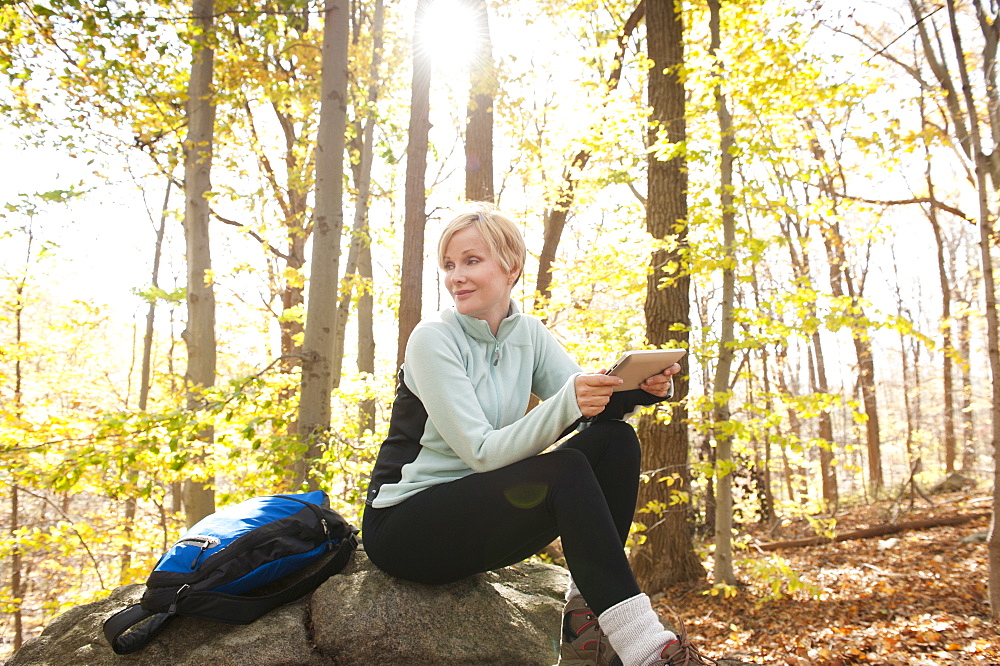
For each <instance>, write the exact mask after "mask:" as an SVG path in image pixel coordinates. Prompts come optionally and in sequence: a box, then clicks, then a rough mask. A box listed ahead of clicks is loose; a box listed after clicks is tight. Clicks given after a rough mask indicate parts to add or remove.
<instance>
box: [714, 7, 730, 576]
mask: <svg viewBox="0 0 1000 666" xmlns="http://www.w3.org/2000/svg"><path fill="white" fill-rule="evenodd" d="M708 7H709V13H710V14H709V15H710V19H709V23H710V24H711V33H712V37H711V40H712V43H711V47H710V48H711V52H712V57H713V60H714V62H715V64H714V68H715V74H716V76H717V77H718V79H717V83H716V85H715V110H716V113H717V114H718V118H719V132H720V135H721V141H720V144H719V154H720V160H721V166H720V170H719V198H720V204H719V205H720V208H721V211H722V254H723V256H722V266H723V268H722V326H721V330H720V332H719V358H718V361H717V362H716V365H715V380H714V382H713V386H712V393H713V405H714V407H713V413H712V417H713V418H712V421H713V423H712V426H713V431H714V434H715V446H716V460H715V476H716V477H717V478H718V483H717V484H716V489H715V570H714V571H715V582H717V583H725V584H727V585H735V584H736V574H735V573H734V572H733V487H732V471H733V466H734V463H733V441H732V437H731V435H730V434H729V433H730V429H729V419H730V413H729V375H730V372H731V370H732V364H733V344H734V343H735V325H734V323H733V319H734V317H733V310H734V308H735V307H736V268H735V267H736V215H735V210H734V208H733V146H734V143H735V142H734V140H733V119H732V116H731V115H730V113H729V106H728V105H727V103H726V96H725V93H723V91H722V84H721V82H719V81H721V79H722V78H723V76H724V74H725V68H724V66H723V63H722V59H721V58H722V57H721V55H720V54H719V49H720V48H721V39H722V38H721V35H720V32H721V28H720V23H721V17H720V13H721V9H720V7H719V0H708Z"/></svg>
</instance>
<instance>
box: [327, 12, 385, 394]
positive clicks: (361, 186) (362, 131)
mask: <svg viewBox="0 0 1000 666" xmlns="http://www.w3.org/2000/svg"><path fill="white" fill-rule="evenodd" d="M384 14H385V12H384V10H383V4H382V0H377V1H376V3H375V17H374V20H373V23H372V39H373V43H372V61H371V66H370V67H369V70H368V75H369V77H370V80H371V84H370V85H369V86H368V96H367V99H366V104H365V107H364V108H365V109H367V112H366V117H365V119H364V123H362V121H361V117H360V116H359V117H358V118H355V120H354V130H355V137H356V138H355V141H354V144H353V145H354V147H355V148H356V152H357V160H358V161H357V163H352V170H353V172H354V182H355V186H356V190H357V195H356V197H355V201H354V226H353V228H352V229H351V246H350V248H349V249H348V251H347V265H346V266H345V267H344V286H343V289H342V293H341V294H340V304H339V306H338V307H337V335H336V336H335V337H334V339H335V340H336V342H337V346H336V349H334V353H333V387H334V388H337V387H339V386H340V379H341V375H342V374H343V367H344V345H345V340H346V338H347V320H348V319H349V315H350V310H351V302H352V301H353V300H354V288H355V285H357V288H358V294H359V299H360V298H361V297H362V296H363V295H364V294H365V293H366V292H370V289H371V283H370V282H365V279H364V277H363V276H362V275H360V271H359V265H360V262H361V253H362V252H363V251H365V250H367V252H368V256H369V258H370V257H371V236H370V234H369V233H368V205H369V200H370V198H371V197H370V194H371V181H372V151H373V149H374V139H375V102H376V101H377V100H378V91H379V84H378V70H379V66H380V65H381V63H382V23H383V16H384ZM369 261H370V259H369ZM368 277H369V278H370V277H371V276H370V275H369V276H368ZM359 363H360V359H359ZM359 369H360V368H359Z"/></svg>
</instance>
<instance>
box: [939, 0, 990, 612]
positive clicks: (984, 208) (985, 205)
mask: <svg viewBox="0 0 1000 666" xmlns="http://www.w3.org/2000/svg"><path fill="white" fill-rule="evenodd" d="M947 4H948V16H949V18H950V20H951V37H952V41H953V43H954V45H955V55H956V57H957V58H958V71H959V74H960V76H961V80H962V95H963V97H964V98H965V106H966V112H967V113H968V117H969V128H970V132H971V139H972V152H973V155H974V156H975V163H976V189H977V193H978V195H979V249H980V256H981V261H982V275H983V289H984V298H983V305H984V306H985V308H986V338H987V346H986V348H987V356H988V357H989V365H990V378H991V381H990V384H991V388H992V391H991V396H990V398H991V405H990V415H991V417H992V422H993V423H992V428H991V432H990V439H991V442H990V444H991V446H992V450H993V506H994V507H996V506H998V505H1000V322H998V318H997V296H996V283H995V281H994V275H993V255H992V247H993V232H994V229H993V217H992V214H991V212H990V209H989V201H988V190H987V184H986V179H987V176H988V174H989V171H990V165H989V162H988V159H989V158H988V157H987V156H986V155H985V154H984V153H983V150H982V145H983V144H982V139H981V138H980V134H979V116H978V113H977V112H976V105H975V100H974V99H973V95H972V84H971V82H970V81H969V72H968V69H967V67H966V64H965V53H964V51H963V49H962V40H961V37H960V36H959V33H958V24H957V21H956V17H955V0H947ZM989 562H990V584H989V590H990V615H991V616H992V617H993V618H994V619H996V618H1000V527H998V525H997V514H996V510H994V511H993V518H992V520H991V521H990V536H989Z"/></svg>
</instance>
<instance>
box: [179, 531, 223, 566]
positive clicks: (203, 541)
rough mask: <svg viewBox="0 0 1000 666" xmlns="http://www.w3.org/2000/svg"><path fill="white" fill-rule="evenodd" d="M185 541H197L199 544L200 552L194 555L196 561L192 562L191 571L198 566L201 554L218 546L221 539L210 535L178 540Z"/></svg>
mask: <svg viewBox="0 0 1000 666" xmlns="http://www.w3.org/2000/svg"><path fill="white" fill-rule="evenodd" d="M185 542H189V543H196V544H198V545H199V548H198V552H197V553H196V554H195V556H194V561H192V562H191V571H194V570H195V569H197V568H198V562H199V561H200V560H201V556H202V555H204V554H205V551H206V550H208V549H209V548H214V547H215V546H218V545H219V544H220V543H221V541H220V540H219V539H218V538H216V537H208V536H190V537H185V538H183V539H181V540H180V541H178V542H177V543H178V544H181V543H185Z"/></svg>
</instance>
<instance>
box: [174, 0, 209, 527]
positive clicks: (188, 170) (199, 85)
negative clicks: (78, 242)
mask: <svg viewBox="0 0 1000 666" xmlns="http://www.w3.org/2000/svg"><path fill="white" fill-rule="evenodd" d="M214 14H215V2H214V0H194V2H193V5H192V15H193V17H194V24H195V28H196V30H195V36H194V37H193V38H192V41H193V44H192V49H193V53H192V56H191V80H190V82H189V84H188V105H187V118H188V136H187V140H186V141H185V149H186V154H185V159H184V195H185V212H184V236H185V238H186V242H187V307H188V321H187V329H186V330H185V331H184V334H183V335H182V337H183V338H184V341H185V342H186V343H187V350H188V365H187V376H186V381H187V387H188V396H187V407H188V409H189V410H192V411H197V410H200V409H201V408H202V407H203V406H204V398H203V392H204V390H205V389H207V388H209V387H211V386H213V385H214V384H215V289H214V287H213V286H212V280H211V271H212V256H211V251H210V244H209V229H208V226H209V225H208V221H209V205H208V200H207V199H206V195H207V194H208V193H209V192H210V191H211V189H212V183H211V171H212V143H213V139H214V134H215V100H214V96H213V92H212V76H213V70H214V56H215V54H214V51H213V50H212V47H211V43H212V31H213V28H214V18H213V17H214ZM214 439H215V433H214V430H213V428H212V427H211V426H208V427H206V428H204V429H203V430H202V431H201V432H200V433H198V443H197V444H195V447H196V448H195V451H194V459H195V460H196V461H197V462H196V466H197V465H199V464H200V463H201V462H203V461H204V460H205V457H206V455H207V453H208V451H209V449H210V448H211V446H212V442H213V441H214ZM214 485H215V481H214V477H213V476H212V475H211V474H209V475H207V476H206V477H196V478H190V479H187V480H185V481H184V484H183V496H184V497H183V498H184V514H185V520H186V522H187V526H188V527H191V526H192V525H194V524H195V523H196V522H198V521H199V520H201V519H202V518H204V517H205V516H207V515H209V514H210V513H212V512H213V511H214V510H215V488H214Z"/></svg>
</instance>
